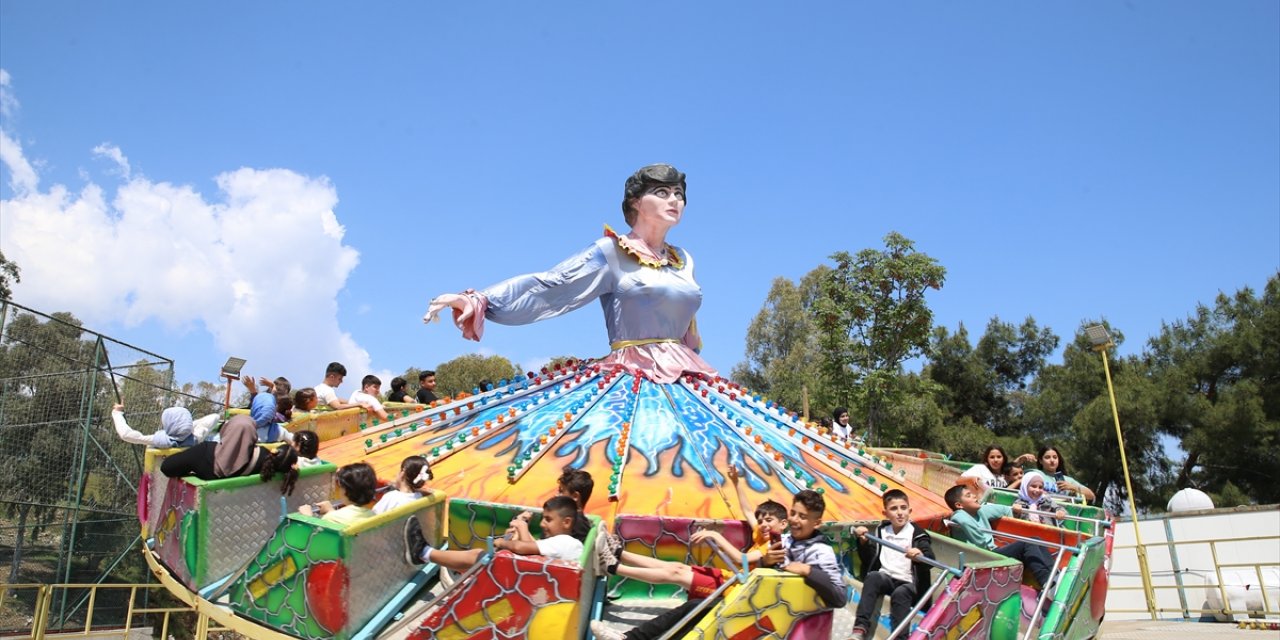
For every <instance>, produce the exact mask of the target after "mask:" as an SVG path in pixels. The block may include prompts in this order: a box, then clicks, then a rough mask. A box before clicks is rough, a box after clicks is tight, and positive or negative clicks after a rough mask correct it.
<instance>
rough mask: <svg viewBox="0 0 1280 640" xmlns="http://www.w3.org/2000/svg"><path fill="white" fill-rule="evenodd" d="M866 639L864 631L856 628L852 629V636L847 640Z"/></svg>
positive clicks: (865, 631)
mask: <svg viewBox="0 0 1280 640" xmlns="http://www.w3.org/2000/svg"><path fill="white" fill-rule="evenodd" d="M866 637H867V630H866V629H859V628H858V627H854V628H853V635H851V636H849V640H865V638H866Z"/></svg>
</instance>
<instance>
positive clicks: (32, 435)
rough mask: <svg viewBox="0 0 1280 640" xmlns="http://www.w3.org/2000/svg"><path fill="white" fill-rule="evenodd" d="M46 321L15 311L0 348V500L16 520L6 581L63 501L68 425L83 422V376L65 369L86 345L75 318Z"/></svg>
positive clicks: (71, 446)
mask: <svg viewBox="0 0 1280 640" xmlns="http://www.w3.org/2000/svg"><path fill="white" fill-rule="evenodd" d="M53 318H54V320H53V321H47V322H41V321H40V320H39V319H38V318H37V317H36V316H34V315H31V314H26V313H22V314H16V315H15V316H13V318H12V319H11V320H10V322H9V324H8V325H7V326H6V327H5V341H4V344H3V345H2V346H0V384H2V385H3V387H0V405H2V409H0V411H2V415H0V459H2V460H5V461H6V462H5V464H3V465H0V502H4V503H5V504H6V506H7V511H8V513H7V514H6V515H7V517H9V518H16V520H17V523H16V524H17V535H16V538H15V539H16V543H15V547H14V554H13V561H12V564H11V565H10V568H9V581H10V582H16V581H17V578H18V571H19V568H20V567H21V565H22V556H23V548H24V541H25V542H35V541H36V539H37V537H38V536H39V535H40V533H41V531H42V530H43V529H44V528H45V527H46V526H48V525H50V524H52V523H53V521H54V519H55V516H56V514H57V512H58V510H59V509H60V508H61V507H62V506H64V505H65V504H67V499H68V495H69V493H70V491H71V489H72V486H71V483H70V481H71V476H70V474H67V473H65V471H66V469H67V467H68V465H67V461H68V460H71V459H74V458H75V456H76V455H77V452H78V450H79V449H78V447H79V444H78V443H79V437H77V436H76V435H75V434H76V430H75V429H74V428H70V427H74V426H75V425H77V424H79V423H80V422H81V421H82V419H83V416H82V415H81V413H80V412H81V404H80V402H81V398H82V397H83V393H84V388H85V384H84V382H85V381H84V378H83V376H80V375H73V374H68V373H67V372H68V369H70V368H72V367H76V368H79V367H83V364H79V363H84V362H92V360H93V352H92V350H91V349H92V343H88V342H86V341H83V340H81V331H80V321H79V320H77V319H76V318H75V317H74V316H72V315H71V314H69V313H55V314H53ZM69 436H70V437H69ZM28 537H29V539H28Z"/></svg>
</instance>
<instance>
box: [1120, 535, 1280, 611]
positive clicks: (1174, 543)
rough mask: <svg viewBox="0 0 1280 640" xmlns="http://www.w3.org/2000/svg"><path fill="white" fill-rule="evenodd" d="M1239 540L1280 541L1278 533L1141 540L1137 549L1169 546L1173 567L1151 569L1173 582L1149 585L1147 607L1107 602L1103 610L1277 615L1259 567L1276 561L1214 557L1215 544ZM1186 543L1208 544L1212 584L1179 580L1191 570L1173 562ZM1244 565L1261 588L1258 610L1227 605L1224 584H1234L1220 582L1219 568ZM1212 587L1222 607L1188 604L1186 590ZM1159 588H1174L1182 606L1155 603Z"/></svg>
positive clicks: (1276, 605) (1278, 605) (1129, 588)
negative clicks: (1213, 607)
mask: <svg viewBox="0 0 1280 640" xmlns="http://www.w3.org/2000/svg"><path fill="white" fill-rule="evenodd" d="M1240 542H1271V543H1272V548H1275V546H1276V545H1280V536H1247V537H1242V538H1222V539H1212V540H1170V541H1167V542H1148V543H1144V544H1143V545H1141V546H1142V547H1143V549H1141V550H1142V551H1145V548H1147V547H1169V552H1170V558H1171V559H1172V560H1173V564H1174V571H1171V572H1152V580H1154V579H1156V578H1160V577H1166V576H1172V577H1173V578H1174V580H1175V583H1174V584H1151V585H1150V589H1151V592H1152V597H1151V598H1149V601H1150V602H1151V603H1152V607H1151V608H1145V609H1126V608H1119V607H1110V606H1108V607H1107V611H1108V612H1115V613H1150V614H1151V615H1152V616H1156V615H1157V614H1160V613H1179V614H1182V617H1183V618H1190V617H1191V614H1192V613H1199V614H1211V615H1212V614H1217V615H1224V616H1233V615H1258V614H1261V615H1264V616H1280V603H1277V602H1272V601H1271V598H1270V596H1268V595H1267V587H1268V585H1267V583H1266V580H1265V578H1264V577H1263V573H1262V568H1263V567H1277V566H1280V562H1272V561H1267V562H1226V563H1224V562H1219V561H1218V546H1219V545H1222V544H1232V543H1240ZM1188 545H1208V546H1209V553H1210V555H1211V556H1212V558H1213V572H1214V575H1215V576H1216V577H1217V584H1216V585H1214V584H1203V585H1194V586H1188V585H1185V584H1183V583H1182V576H1183V574H1186V573H1191V570H1190V569H1181V568H1179V567H1178V566H1177V564H1178V563H1177V547H1179V546H1188ZM1121 549H1135V550H1138V549H1139V545H1136V544H1126V545H1116V546H1115V548H1114V551H1119V550H1121ZM1247 567H1251V568H1253V570H1254V574H1255V575H1256V576H1257V578H1258V590H1259V591H1261V595H1262V611H1258V610H1254V609H1232V608H1231V600H1230V598H1229V597H1228V596H1227V587H1230V586H1235V585H1228V584H1224V583H1223V578H1222V570H1223V569H1237V568H1241V569H1242V568H1247ZM1270 586H1271V587H1272V588H1276V587H1280V585H1275V584H1273V585H1270ZM1215 587H1216V588H1217V590H1218V595H1219V597H1221V598H1222V608H1219V609H1208V608H1198V607H1191V606H1188V604H1187V591H1189V590H1193V589H1194V590H1197V591H1198V590H1200V589H1213V588H1215ZM1108 588H1109V589H1110V590H1112V591H1139V590H1144V589H1145V588H1147V587H1144V586H1117V585H1115V584H1114V583H1113V584H1111V585H1110V586H1109V587H1108ZM1159 589H1166V590H1167V589H1174V590H1177V592H1178V599H1179V603H1180V604H1181V605H1182V606H1181V607H1179V608H1176V609H1170V608H1167V607H1161V606H1159V604H1158V603H1156V599H1155V597H1154V594H1155V592H1156V591H1157V590H1159Z"/></svg>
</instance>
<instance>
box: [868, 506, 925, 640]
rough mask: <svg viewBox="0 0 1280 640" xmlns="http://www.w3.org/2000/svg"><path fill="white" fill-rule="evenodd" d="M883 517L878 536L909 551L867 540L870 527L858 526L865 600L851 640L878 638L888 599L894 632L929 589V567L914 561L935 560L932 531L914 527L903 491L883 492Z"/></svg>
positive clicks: (878, 528)
mask: <svg viewBox="0 0 1280 640" xmlns="http://www.w3.org/2000/svg"><path fill="white" fill-rule="evenodd" d="M883 500H884V517H885V518H887V519H886V520H885V521H884V522H882V523H880V526H879V527H877V529H876V537H878V538H880V539H881V540H885V541H887V542H890V543H892V544H895V545H897V546H899V547H902V548H903V549H906V550H907V552H906V553H905V554H904V553H902V552H901V551H895V550H893V549H890V548H888V547H884V546H881V545H879V544H877V543H875V542H871V541H869V540H868V539H867V528H866V527H857V528H855V529H854V533H856V534H857V535H858V542H859V545H858V557H859V558H861V559H862V570H863V575H862V600H861V601H859V602H858V613H857V615H856V617H855V618H854V621H853V636H852V638H851V639H850V640H862V639H863V638H870V637H873V636H874V635H875V632H876V622H877V621H878V619H879V617H880V600H881V598H883V597H884V596H886V595H887V596H889V620H890V621H891V625H892V627H893V628H894V629H896V628H897V627H898V625H899V624H901V623H902V620H903V618H906V617H907V614H908V613H910V612H911V609H912V607H914V606H915V604H916V599H917V598H919V597H920V595H921V594H923V593H924V592H925V590H927V589H928V588H929V582H930V580H929V565H927V564H924V563H922V562H914V561H915V560H916V559H917V558H920V557H921V556H923V557H926V558H933V543H932V540H931V538H929V532H928V531H925V530H924V529H922V528H920V527H917V526H915V525H913V524H911V519H910V518H911V503H910V501H909V500H908V499H907V494H906V493H905V492H903V491H902V490H900V489H892V490H890V491H886V492H885V493H884V497H883Z"/></svg>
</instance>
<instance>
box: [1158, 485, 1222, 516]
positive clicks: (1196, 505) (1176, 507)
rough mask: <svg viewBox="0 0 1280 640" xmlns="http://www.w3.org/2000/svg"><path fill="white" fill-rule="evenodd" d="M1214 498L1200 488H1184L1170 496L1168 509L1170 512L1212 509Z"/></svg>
mask: <svg viewBox="0 0 1280 640" xmlns="http://www.w3.org/2000/svg"><path fill="white" fill-rule="evenodd" d="M1212 508H1213V499H1211V498H1210V497H1209V495H1208V494H1206V493H1205V492H1203V491H1201V490H1199V489H1191V488H1187V489H1183V490H1182V491H1179V492H1177V493H1175V494H1173V497H1172V498H1169V506H1168V511H1169V512H1170V513H1181V512H1183V511H1200V510H1201V509H1212Z"/></svg>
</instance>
